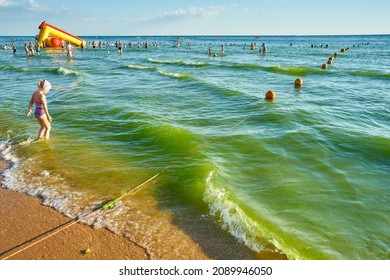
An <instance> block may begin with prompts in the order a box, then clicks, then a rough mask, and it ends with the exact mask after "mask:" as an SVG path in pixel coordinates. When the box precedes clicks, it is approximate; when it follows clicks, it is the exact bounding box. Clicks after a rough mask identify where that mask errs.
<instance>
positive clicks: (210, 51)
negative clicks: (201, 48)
mask: <svg viewBox="0 0 390 280" xmlns="http://www.w3.org/2000/svg"><path fill="white" fill-rule="evenodd" d="M212 54H213V49H212V48H211V47H209V55H212Z"/></svg>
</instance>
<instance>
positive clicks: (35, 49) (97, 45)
mask: <svg viewBox="0 0 390 280" xmlns="http://www.w3.org/2000/svg"><path fill="white" fill-rule="evenodd" d="M363 44H367V45H368V44H369V42H368V43H363ZM292 45H293V44H292V43H291V44H290V46H292ZM182 46H183V39H182V38H181V37H179V38H178V40H177V42H175V43H173V45H172V47H175V48H180V47H182ZM185 46H186V47H187V48H188V49H191V48H192V44H191V43H187V44H186V45H185ZM220 46H221V49H220V52H215V51H214V50H213V47H212V46H211V43H210V46H209V48H208V55H209V56H213V57H217V56H218V55H219V54H220V55H221V56H224V55H225V47H228V46H229V47H235V46H236V43H229V44H228V43H225V44H221V45H220ZM356 46H360V44H359V45H356ZM43 47H45V46H43ZM88 47H91V48H93V49H107V51H108V52H109V51H110V49H111V48H116V49H117V50H118V53H119V54H122V53H123V50H124V49H125V48H130V49H133V48H136V49H149V48H151V47H154V48H159V47H160V44H159V43H158V42H156V41H154V42H152V43H149V42H148V41H145V42H137V43H133V42H131V41H129V42H128V43H123V42H122V41H121V40H119V41H115V42H111V41H108V42H103V41H101V40H99V41H97V40H93V41H92V42H90V43H88V44H86V45H81V46H80V48H81V49H84V48H88ZM310 47H311V48H329V44H321V45H317V44H311V45H310ZM353 47H355V45H354V46H353ZM60 48H61V49H62V50H63V51H66V54H67V56H68V57H72V56H73V53H72V52H73V45H72V44H71V43H70V42H65V41H64V40H62V45H61V47H60ZM2 49H4V50H13V54H14V55H16V51H17V44H16V40H13V42H12V44H11V46H9V45H8V43H5V44H4V45H3V46H2ZM242 49H243V50H246V49H250V50H252V51H257V52H258V53H260V54H265V53H267V52H268V47H267V45H266V43H264V42H263V43H262V44H261V45H260V47H257V43H256V42H251V43H250V45H249V46H248V45H247V44H246V43H245V44H244V45H243V46H242ZM24 51H25V54H26V56H39V55H40V54H41V45H40V44H39V42H38V39H37V38H35V42H32V41H30V42H27V43H25V44H24Z"/></svg>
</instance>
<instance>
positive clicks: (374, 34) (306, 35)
mask: <svg viewBox="0 0 390 280" xmlns="http://www.w3.org/2000/svg"><path fill="white" fill-rule="evenodd" d="M389 35H390V33H368V34H265V35H259V34H170V35H169V34H165V35H157V34H136V35H130V34H128V35H118V34H114V35H98V34H94V35H77V36H80V37H115V36H116V37H145V36H149V37H250V36H251V37H259V38H261V37H276V36H280V37H311V36H389ZM12 36H14V37H34V36H36V35H0V38H1V37H12Z"/></svg>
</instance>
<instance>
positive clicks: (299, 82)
mask: <svg viewBox="0 0 390 280" xmlns="http://www.w3.org/2000/svg"><path fill="white" fill-rule="evenodd" d="M346 51H349V48H342V49H341V50H340V52H341V53H345V52H346ZM338 55H339V54H338V53H337V52H335V53H334V54H333V56H331V57H329V59H328V62H327V63H324V64H322V69H327V68H328V65H329V64H332V63H333V60H334V59H335V58H336V57H337V56H338ZM294 85H295V87H302V86H303V80H302V79H300V78H297V79H295V81H294ZM275 97H276V93H275V92H274V91H273V90H269V91H267V92H266V93H265V99H266V100H270V101H272V100H274V99H275Z"/></svg>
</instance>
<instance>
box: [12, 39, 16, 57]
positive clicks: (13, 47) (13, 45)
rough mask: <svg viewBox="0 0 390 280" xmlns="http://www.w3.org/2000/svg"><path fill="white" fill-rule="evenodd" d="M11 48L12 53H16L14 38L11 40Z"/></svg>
mask: <svg viewBox="0 0 390 280" xmlns="http://www.w3.org/2000/svg"><path fill="white" fill-rule="evenodd" d="M12 50H13V53H14V55H16V41H15V40H14V41H13V42H12Z"/></svg>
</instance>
